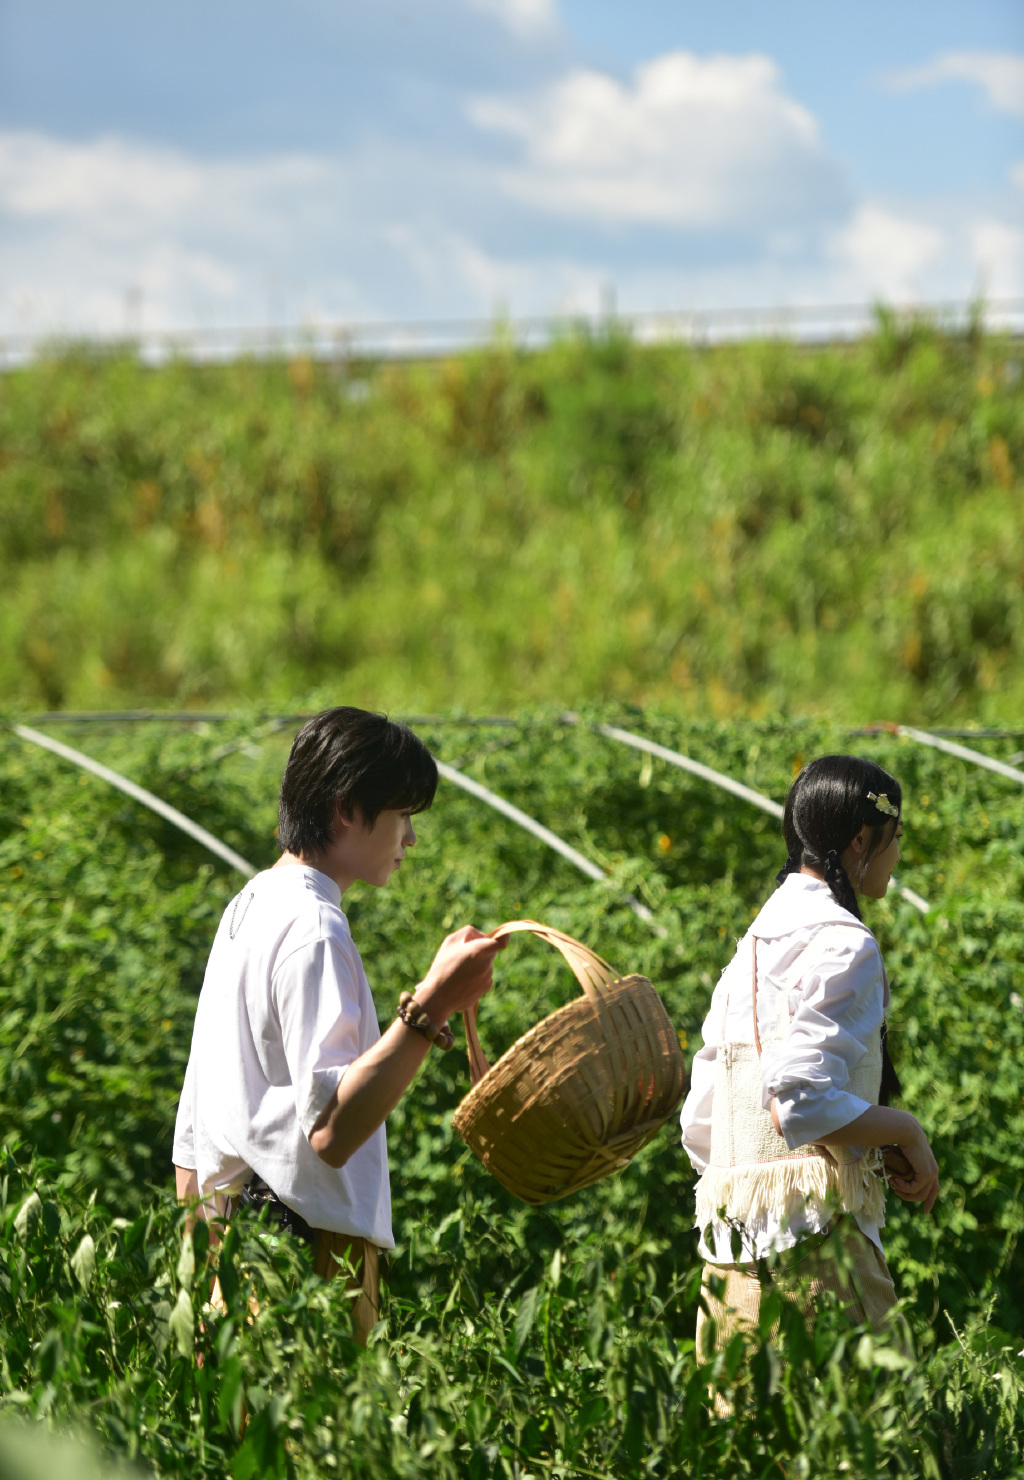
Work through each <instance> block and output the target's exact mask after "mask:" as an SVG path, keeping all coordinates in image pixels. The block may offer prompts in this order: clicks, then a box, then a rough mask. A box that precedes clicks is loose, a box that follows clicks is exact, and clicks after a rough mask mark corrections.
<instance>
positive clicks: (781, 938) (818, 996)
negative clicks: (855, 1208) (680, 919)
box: [681, 874, 888, 1263]
mask: <svg viewBox="0 0 1024 1480" xmlns="http://www.w3.org/2000/svg"><path fill="white" fill-rule="evenodd" d="M837 925H840V926H844V927H848V928H846V929H843V930H833V929H828V931H827V934H826V935H825V936H823V938H822V944H821V947H820V948H816V947H815V944H814V941H815V937H816V936H817V935H819V934H820V933H821V932H822V931H823V930H825V929H826V927H829V926H837ZM751 936H756V937H757V979H758V989H757V1017H758V1030H759V1033H760V1037H761V1043H762V1055H761V1091H762V1104H763V1105H764V1108H765V1109H768V1108H769V1107H770V1105H771V1102H772V1100H773V1099H775V1100H776V1101H777V1102H778V1112H779V1123H780V1125H781V1127H782V1134H783V1136H784V1138H785V1141H786V1144H787V1146H788V1147H789V1148H790V1150H797V1149H799V1147H801V1146H807V1145H809V1144H811V1143H812V1142H814V1141H819V1140H820V1139H821V1138H822V1137H823V1136H826V1135H828V1134H830V1133H831V1132H833V1131H837V1130H840V1129H841V1128H842V1127H843V1126H844V1125H849V1124H850V1122H851V1121H853V1120H856V1119H857V1117H858V1116H860V1115H862V1114H863V1113H864V1111H865V1110H867V1109H868V1108H869V1102H868V1101H867V1100H864V1099H862V1098H861V1097H860V1096H859V1095H855V1094H852V1093H851V1092H850V1091H849V1089H848V1088H847V1086H848V1084H849V1080H850V1073H851V1071H852V1070H853V1068H854V1067H855V1066H856V1065H857V1063H858V1062H859V1061H860V1060H861V1059H862V1058H863V1057H864V1055H865V1054H866V1053H867V1052H868V1049H869V1048H870V1047H871V1046H872V1042H873V1040H874V1039H877V1037H878V1033H879V1030H880V1028H881V1024H882V1020H883V1018H884V1015H885V1011H886V1008H887V1007H888V985H887V983H886V979H885V972H884V970H883V967H882V958H881V954H880V952H879V949H878V945H877V943H876V941H875V938H874V936H873V935H872V934H871V932H870V930H868V928H867V926H866V925H864V924H863V923H862V922H861V921H859V920H858V919H857V918H856V917H855V916H854V915H851V914H850V912H849V911H848V910H844V909H843V908H842V906H841V905H839V904H837V903H836V901H835V899H834V898H833V895H832V891H831V890H830V889H829V887H828V885H827V884H825V883H823V882H822V881H821V880H819V879H815V878H813V877H811V876H810V875H807V874H790V875H789V876H788V878H787V879H786V880H785V881H784V882H783V883H782V884H781V885H780V886H779V888H778V889H777V890H776V891H775V893H774V894H773V895H772V896H771V898H770V899H769V900H768V901H767V903H766V904H765V906H764V908H763V909H762V910H761V911H760V913H759V914H758V916H757V918H756V919H755V920H754V923H753V924H752V925H751V927H750V930H749V931H748V932H747V934H746V936H744V938H743V940H742V941H740V943H739V946H738V948H737V951H736V954H735V955H734V957H733V959H732V960H731V961H730V963H729V965H728V966H727V967H726V968H725V970H724V971H723V972H722V975H721V977H720V979H719V982H718V985H717V986H716V988H715V991H714V995H713V996H712V999H711V1009H710V1011H709V1013H708V1015H707V1018H706V1019H705V1021H704V1027H703V1039H704V1046H703V1048H701V1049H700V1050H699V1052H698V1053H697V1054H696V1056H695V1058H694V1060H693V1066H692V1070H691V1077H690V1092H689V1094H688V1095H687V1097H686V1101H685V1103H684V1105H683V1109H682V1115H681V1123H682V1130H683V1146H684V1148H685V1150H686V1153H687V1155H688V1156H689V1158H690V1161H691V1162H692V1164H693V1166H694V1167H695V1168H696V1169H697V1171H698V1172H703V1171H704V1169H705V1167H706V1166H707V1165H708V1161H709V1159H710V1155H711V1118H712V1114H713V1112H714V1080H715V1058H716V1056H717V1050H718V1046H719V1045H720V1044H724V1043H743V1042H746V1043H750V1042H752V1041H753V1038H754V1032H753V991H752V980H751V968H752V942H751ZM787 1007H788V1020H787ZM787 1021H788V1027H787ZM780 1029H781V1030H782V1032H783V1036H782V1037H781V1038H780V1037H779V1032H780ZM825 1221H826V1220H825V1217H824V1214H823V1212H822V1210H821V1209H819V1208H816V1207H815V1206H814V1205H813V1204H809V1205H808V1206H807V1208H806V1209H805V1210H804V1213H803V1215H802V1216H801V1217H800V1218H799V1219H797V1220H794V1221H792V1222H790V1223H789V1224H788V1225H787V1227H785V1228H781V1227H780V1226H778V1225H777V1224H776V1223H774V1222H773V1221H772V1220H770V1219H769V1220H763V1221H762V1224H761V1226H759V1227H756V1228H750V1229H748V1233H749V1234H750V1235H751V1237H750V1239H749V1240H748V1246H747V1247H746V1248H745V1249H744V1251H743V1258H742V1259H741V1261H740V1262H743V1260H749V1259H753V1258H760V1257H763V1256H764V1255H765V1254H767V1253H768V1252H769V1250H770V1249H771V1248H773V1247H774V1248H786V1247H791V1246H792V1245H793V1244H795V1243H796V1242H797V1241H798V1240H799V1239H800V1238H801V1237H803V1236H805V1235H806V1234H808V1233H814V1232H817V1231H818V1230H819V1229H820V1228H821V1227H822V1226H823V1225H824V1222H825ZM857 1222H858V1223H859V1225H860V1227H861V1229H862V1230H863V1232H864V1233H865V1234H867V1236H868V1237H869V1238H870V1239H872V1241H873V1242H874V1243H876V1244H877V1245H878V1247H879V1248H881V1241H880V1238H879V1232H878V1227H877V1225H876V1224H871V1223H868V1222H867V1221H866V1220H864V1219H862V1218H859V1217H858V1219H857ZM713 1241H714V1246H715V1247H714V1252H712V1251H711V1250H709V1249H708V1248H707V1247H706V1246H705V1243H704V1240H703V1238H702V1240H701V1253H702V1254H703V1255H704V1257H705V1258H710V1259H715V1260H717V1261H718V1262H721V1263H732V1262H733V1261H734V1259H735V1255H734V1253H733V1252H732V1235H731V1231H730V1229H729V1228H728V1226H726V1225H721V1226H718V1227H715V1228H714V1230H713Z"/></svg>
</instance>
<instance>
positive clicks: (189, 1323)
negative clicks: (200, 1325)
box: [167, 1290, 196, 1357]
mask: <svg viewBox="0 0 1024 1480" xmlns="http://www.w3.org/2000/svg"><path fill="white" fill-rule="evenodd" d="M167 1325H168V1328H169V1330H170V1333H171V1335H172V1336H173V1337H174V1340H175V1342H176V1344H177V1347H178V1351H179V1352H180V1353H181V1355H182V1356H183V1357H190V1356H191V1355H192V1350H193V1347H194V1346H195V1341H196V1332H195V1322H194V1319H193V1315H192V1301H191V1299H190V1298H189V1294H188V1291H187V1290H179V1291H178V1299H177V1302H176V1303H175V1306H174V1309H173V1310H172V1311H171V1318H170V1320H169V1321H168V1322H167Z"/></svg>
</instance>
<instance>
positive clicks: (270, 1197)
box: [238, 1172, 317, 1248]
mask: <svg viewBox="0 0 1024 1480" xmlns="http://www.w3.org/2000/svg"><path fill="white" fill-rule="evenodd" d="M238 1201H239V1203H240V1204H241V1206H242V1207H243V1208H255V1209H256V1211H257V1212H259V1211H261V1209H263V1208H266V1210H267V1216H268V1218H269V1219H271V1220H272V1221H273V1222H274V1223H276V1224H277V1225H278V1227H279V1228H281V1229H284V1230H285V1231H286V1232H288V1233H290V1234H292V1235H293V1237H295V1238H298V1239H301V1240H302V1242H303V1243H305V1244H309V1246H310V1247H311V1248H312V1247H313V1246H314V1245H315V1244H316V1240H317V1230H316V1229H314V1228H310V1226H309V1224H308V1223H307V1222H306V1220H305V1218H303V1216H302V1215H301V1213H296V1212H295V1210H294V1208H290V1207H289V1206H288V1204H287V1203H283V1202H282V1201H281V1199H280V1198H279V1197H278V1195H277V1193H276V1192H275V1191H274V1189H273V1188H272V1187H268V1186H267V1184H266V1182H264V1180H263V1178H262V1177H258V1176H257V1175H256V1173H255V1172H253V1174H252V1176H251V1177H250V1178H249V1180H248V1182H246V1184H245V1186H244V1187H243V1188H242V1190H241V1192H240V1193H239V1194H238Z"/></svg>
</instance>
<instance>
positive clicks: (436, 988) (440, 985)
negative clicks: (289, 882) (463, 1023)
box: [413, 925, 508, 1024]
mask: <svg viewBox="0 0 1024 1480" xmlns="http://www.w3.org/2000/svg"><path fill="white" fill-rule="evenodd" d="M507 944H508V940H507V938H506V939H504V940H492V939H491V937H490V936H489V935H484V934H483V932H482V931H480V930H477V929H476V928H475V927H474V926H472V925H463V927H462V929H461V930H456V931H454V932H453V934H451V935H447V936H445V938H444V940H443V941H442V942H441V944H440V946H439V948H438V952H437V955H436V956H435V957H434V959H433V962H432V963H431V966H430V970H429V971H428V972H427V974H426V976H425V977H424V978H423V980H422V982H420V984H419V986H418V987H417V988H416V989H415V991H414V992H413V996H414V997H415V998H416V1001H417V1002H418V1003H419V1004H420V1005H421V1006H422V1007H423V1008H424V1009H425V1010H426V1012H427V1013H428V1014H429V1016H430V1020H431V1022H434V1023H438V1024H439V1023H443V1022H445V1021H446V1020H447V1019H448V1018H449V1017H450V1016H451V1014H452V1013H453V1012H465V1010H466V1008H467V1007H472V1006H473V1004H474V1003H476V1002H479V1001H480V998H481V997H482V996H483V995H484V993H485V992H486V991H488V989H489V988H490V986H491V981H492V975H491V973H492V969H493V966H494V957H495V955H496V954H497V953H498V951H503V950H504V949H505V947H506V945H507Z"/></svg>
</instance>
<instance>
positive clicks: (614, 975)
mask: <svg viewBox="0 0 1024 1480" xmlns="http://www.w3.org/2000/svg"><path fill="white" fill-rule="evenodd" d="M519 930H529V931H530V932H531V933H532V934H533V935H536V936H538V937H539V938H540V939H541V940H546V941H547V943H548V945H552V946H554V948H555V950H556V951H560V952H561V953H562V955H563V956H564V957H565V959H566V961H567V962H568V963H569V966H570V967H571V968H572V973H573V975H574V976H575V978H576V980H577V981H578V982H579V984H580V986H581V987H582V989H583V992H584V995H585V996H587V997H589V998H590V999H591V1000H592V1001H594V1002H596V1001H597V999H598V996H599V993H600V991H601V988H602V987H608V986H610V985H611V984H612V982H616V981H619V980H620V977H619V973H618V972H617V971H615V970H614V968H613V967H611V966H609V965H608V962H607V961H605V960H603V959H602V957H600V956H599V955H597V953H596V952H595V951H592V950H591V949H590V947H589V946H585V945H584V944H583V942H582V941H579V940H574V939H573V937H572V936H571V935H566V934H565V932H564V931H562V930H555V929H554V928H553V927H552V926H551V925H541V924H540V923H539V922H538V921H537V920H509V921H508V922H507V923H506V924H505V925H499V926H498V928H497V929H496V930H492V931H491V939H492V940H504V939H505V937H506V936H508V935H515V933H516V932H517V931H519ZM477 1005H478V1004H477V1003H475V1002H474V1003H473V1005H472V1007H467V1008H466V1010H465V1011H464V1012H463V1014H462V1016H463V1018H464V1020H465V1024H466V1046H467V1048H468V1050H469V1077H470V1080H471V1082H472V1083H473V1084H479V1083H480V1080H481V1079H483V1077H484V1075H485V1074H486V1073H487V1071H488V1070H489V1069H490V1067H491V1066H490V1064H489V1063H488V1062H487V1059H486V1057H485V1055H484V1051H483V1049H482V1048H481V1046H480V1035H479V1034H478V1032H477V1028H476V1010H477Z"/></svg>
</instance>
